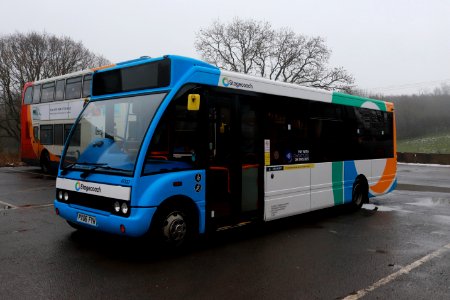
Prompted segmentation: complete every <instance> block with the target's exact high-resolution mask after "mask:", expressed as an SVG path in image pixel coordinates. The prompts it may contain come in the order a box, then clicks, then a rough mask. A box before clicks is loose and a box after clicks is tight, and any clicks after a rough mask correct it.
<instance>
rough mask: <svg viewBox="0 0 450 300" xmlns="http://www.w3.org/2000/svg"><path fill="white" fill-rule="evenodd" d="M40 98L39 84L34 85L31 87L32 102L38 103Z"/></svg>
mask: <svg viewBox="0 0 450 300" xmlns="http://www.w3.org/2000/svg"><path fill="white" fill-rule="evenodd" d="M40 100H41V85H40V84H38V85H35V86H34V87H33V103H39V101H40Z"/></svg>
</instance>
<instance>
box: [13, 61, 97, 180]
mask: <svg viewBox="0 0 450 300" xmlns="http://www.w3.org/2000/svg"><path fill="white" fill-rule="evenodd" d="M98 69H99V68H98ZM94 70H95V69H87V70H83V71H79V72H74V73H70V74H66V75H62V76H58V77H53V78H47V79H43V80H39V81H35V82H28V83H26V84H25V86H24V89H23V93H22V108H21V139H20V144H21V147H20V149H21V160H22V161H23V162H25V163H27V164H30V165H40V166H41V168H42V170H43V171H44V172H49V171H50V169H55V170H56V168H57V164H58V163H59V158H60V157H61V152H62V149H63V146H64V141H65V140H66V138H67V136H68V134H69V132H70V129H71V127H72V125H73V123H74V122H75V120H76V118H77V117H78V115H79V114H80V112H81V110H82V108H83V105H84V103H85V102H86V101H88V100H89V97H90V92H91V90H90V89H91V80H92V72H93V71H94ZM73 138H74V139H76V140H78V143H79V140H80V130H79V128H77V129H76V130H75V132H74V137H73ZM75 143H76V142H75Z"/></svg>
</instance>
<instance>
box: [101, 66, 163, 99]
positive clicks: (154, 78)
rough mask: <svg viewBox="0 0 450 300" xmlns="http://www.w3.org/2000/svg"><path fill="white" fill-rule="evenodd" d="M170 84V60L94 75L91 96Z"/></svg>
mask: <svg viewBox="0 0 450 300" xmlns="http://www.w3.org/2000/svg"><path fill="white" fill-rule="evenodd" d="M169 84H170V60H169V59H163V60H160V61H156V62H150V63H145V64H141V65H136V66H131V67H128V68H121V69H113V70H110V71H103V72H99V73H96V74H94V79H93V83H92V95H93V96H99V95H107V94H116V93H123V92H128V91H135V90H144V89H152V88H160V87H165V86H168V85H169Z"/></svg>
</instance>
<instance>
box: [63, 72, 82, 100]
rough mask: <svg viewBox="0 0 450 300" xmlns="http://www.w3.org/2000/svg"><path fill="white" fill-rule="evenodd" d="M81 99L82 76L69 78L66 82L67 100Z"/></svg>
mask: <svg viewBox="0 0 450 300" xmlns="http://www.w3.org/2000/svg"><path fill="white" fill-rule="evenodd" d="M80 97H81V76H77V77H73V78H69V79H67V81H66V99H76V98H80Z"/></svg>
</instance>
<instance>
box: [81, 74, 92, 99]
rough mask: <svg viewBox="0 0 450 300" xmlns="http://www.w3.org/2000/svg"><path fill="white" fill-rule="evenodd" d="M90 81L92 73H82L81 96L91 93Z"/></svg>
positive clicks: (87, 95)
mask: <svg viewBox="0 0 450 300" xmlns="http://www.w3.org/2000/svg"><path fill="white" fill-rule="evenodd" d="M91 81H92V75H91V74H87V75H84V78H83V97H89V96H90V95H91Z"/></svg>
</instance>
